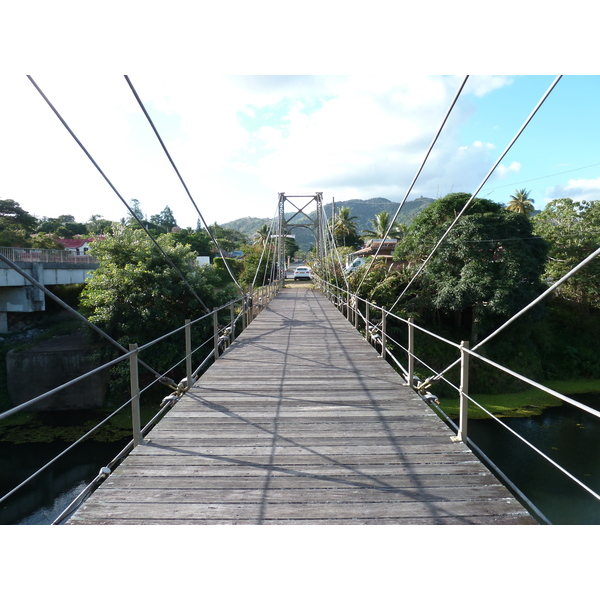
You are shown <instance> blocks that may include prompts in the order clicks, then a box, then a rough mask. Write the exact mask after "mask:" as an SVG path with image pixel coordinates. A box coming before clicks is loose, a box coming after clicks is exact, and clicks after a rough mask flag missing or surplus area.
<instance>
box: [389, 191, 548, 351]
mask: <svg viewBox="0 0 600 600" xmlns="http://www.w3.org/2000/svg"><path fill="white" fill-rule="evenodd" d="M469 198H470V195H469V194H449V195H448V196H446V197H444V198H440V199H439V200H436V201H435V202H434V203H433V204H431V205H430V206H429V207H427V208H425V209H424V210H423V211H422V212H421V213H420V214H419V215H418V216H417V217H416V218H415V220H414V221H413V223H412V225H411V227H410V229H409V232H408V234H407V236H406V238H405V239H404V240H402V242H401V243H400V244H399V245H398V246H397V247H396V250H395V258H396V259H397V260H399V259H404V260H407V261H408V262H409V264H410V265H411V266H410V268H411V269H412V270H415V269H416V268H417V267H420V266H421V264H422V263H423V261H424V260H425V259H426V258H427V257H428V256H430V253H431V251H432V250H433V248H434V246H435V245H436V243H437V242H438V240H439V239H440V238H441V237H442V235H443V234H444V233H445V232H446V230H447V228H448V227H449V226H450V225H451V224H452V223H453V221H454V220H455V218H456V215H457V214H458V213H459V212H460V210H461V209H462V207H464V205H465V203H466V202H467V201H468V199H469ZM546 258H547V244H546V242H545V241H544V240H543V239H542V238H540V237H536V236H535V235H534V233H533V225H532V223H531V222H530V220H529V219H528V218H527V217H525V216H524V215H522V214H519V213H514V212H511V211H506V210H504V209H503V207H502V205H500V204H497V203H495V202H492V201H490V200H486V199H481V198H474V199H473V201H472V204H471V205H470V207H469V209H468V210H467V211H466V213H465V214H463V215H462V217H461V218H460V219H459V220H458V221H457V223H456V224H455V225H454V227H453V228H452V229H451V231H450V233H449V234H448V236H447V237H446V238H445V240H444V242H443V243H442V244H441V245H440V246H439V247H438V249H437V251H436V252H435V253H434V254H431V258H430V260H429V261H428V262H427V264H426V266H425V268H424V269H423V270H422V272H421V275H420V279H419V280H418V284H417V286H418V287H417V289H418V290H419V291H418V294H419V296H420V302H422V307H424V308H427V307H429V308H430V309H433V310H435V311H440V312H441V313H443V314H446V315H449V316H453V317H454V322H455V325H458V326H460V325H461V324H462V323H463V322H464V321H466V322H469V323H470V325H471V340H472V341H473V342H475V341H477V338H478V336H479V334H480V333H481V331H482V329H483V328H484V327H485V326H486V325H487V326H491V325H492V324H493V323H494V322H495V321H497V320H498V317H502V318H505V317H507V316H510V315H512V314H514V313H516V312H517V311H518V310H519V309H521V308H523V307H524V306H525V305H526V304H528V303H529V302H530V301H531V300H533V299H534V298H535V297H537V296H538V295H539V294H540V293H541V291H543V289H544V288H545V285H544V284H543V283H542V275H543V272H544V265H545V263H546Z"/></svg>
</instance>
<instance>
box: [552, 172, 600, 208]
mask: <svg viewBox="0 0 600 600" xmlns="http://www.w3.org/2000/svg"><path fill="white" fill-rule="evenodd" d="M556 198H571V199H572V200H600V177H598V178H597V179H569V182H568V183H567V185H564V186H563V185H556V186H554V187H550V188H548V189H547V190H546V198H544V202H549V201H550V200H555V199H556Z"/></svg>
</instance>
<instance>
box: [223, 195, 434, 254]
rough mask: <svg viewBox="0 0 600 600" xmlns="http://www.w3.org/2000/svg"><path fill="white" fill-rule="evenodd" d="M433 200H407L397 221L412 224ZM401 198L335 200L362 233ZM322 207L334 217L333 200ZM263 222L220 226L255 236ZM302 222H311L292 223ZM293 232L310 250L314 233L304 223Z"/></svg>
mask: <svg viewBox="0 0 600 600" xmlns="http://www.w3.org/2000/svg"><path fill="white" fill-rule="evenodd" d="M432 202H433V198H424V197H421V198H417V199H416V200H410V201H407V202H405V204H404V206H403V207H402V210H401V211H400V214H399V215H398V218H397V219H396V222H397V223H405V224H407V225H408V224H409V223H410V222H411V221H412V220H413V219H414V218H415V216H416V215H417V214H418V213H419V212H420V211H421V210H423V208H425V207H426V206H428V205H429V204H431V203H432ZM398 204H399V203H398V202H392V201H391V200H388V199H387V198H370V199H369V200H344V201H342V202H335V211H336V213H337V211H338V210H339V209H340V208H342V207H348V208H349V209H350V215H352V216H355V217H358V218H357V219H356V221H355V223H356V225H357V230H358V232H359V234H360V233H361V232H362V231H363V229H369V228H370V227H371V225H370V223H369V221H370V220H371V219H374V218H375V215H376V214H377V213H380V212H382V211H384V210H385V211H387V212H388V213H390V215H391V216H393V215H394V214H395V213H396V211H397V210H398ZM323 210H324V211H325V214H326V216H327V218H328V219H329V218H331V214H332V212H333V203H331V202H330V203H328V204H324V205H323ZM308 214H309V216H310V217H311V218H313V219H314V218H315V216H316V211H315V210H313V211H312V212H310V213H308ZM293 215H294V213H288V214H286V215H285V216H286V218H288V219H289V218H290V217H292V216H293ZM264 223H267V224H270V223H271V219H261V218H258V217H244V218H242V219H236V220H235V221H229V222H228V223H222V224H221V227H225V228H227V229H235V230H236V231H241V232H242V233H244V234H245V235H247V236H248V237H249V238H250V239H252V237H253V236H254V233H255V232H256V231H257V230H258V229H259V228H260V227H261V225H263V224H264ZM302 223H309V221H308V219H307V218H306V217H305V216H304V215H298V216H297V217H296V218H294V219H293V221H291V225H300V224H302ZM292 233H293V234H294V235H295V236H296V242H297V243H298V245H299V246H300V250H301V251H302V252H307V251H308V250H310V248H312V247H313V246H314V236H313V234H312V232H311V231H310V230H309V229H306V228H305V227H295V228H294V229H293V230H292Z"/></svg>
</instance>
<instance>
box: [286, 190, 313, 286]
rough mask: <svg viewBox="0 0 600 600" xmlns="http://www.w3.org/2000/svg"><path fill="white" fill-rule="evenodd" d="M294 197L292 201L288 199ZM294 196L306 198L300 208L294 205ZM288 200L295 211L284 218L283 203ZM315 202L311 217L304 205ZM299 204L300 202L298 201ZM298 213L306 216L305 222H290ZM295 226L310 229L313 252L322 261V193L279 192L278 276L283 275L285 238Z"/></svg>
mask: <svg viewBox="0 0 600 600" xmlns="http://www.w3.org/2000/svg"><path fill="white" fill-rule="evenodd" d="M290 198H294V201H292V200H290ZM296 198H305V199H308V201H307V202H306V204H304V206H302V207H301V208H300V207H298V206H296V204H295V202H297V200H296ZM286 202H289V203H290V204H291V205H292V206H293V207H294V208H295V209H296V212H295V213H293V214H292V216H291V217H289V218H287V219H286V218H285V203H286ZM313 202H314V203H315V204H316V217H315V218H313V217H311V216H310V215H308V214H307V213H306V212H304V211H305V209H306V207H307V206H309V205H311V204H312V203H313ZM299 204H300V203H299ZM299 215H302V216H304V217H306V220H307V222H304V221H301V222H299V223H292V221H293V220H294V219H295V218H296V217H297V216H299ZM296 227H305V228H307V229H310V230H311V231H312V232H313V234H314V236H315V253H316V258H317V260H318V261H319V263H321V264H322V262H323V252H324V249H323V193H322V192H317V193H316V194H313V195H310V196H308V195H307V196H287V195H286V194H285V193H284V192H280V193H279V220H278V226H277V237H278V242H279V247H278V255H277V261H278V265H279V269H280V277H282V278H283V277H284V276H285V268H286V264H285V259H286V256H285V238H286V236H288V235H289V234H290V231H292V230H293V229H294V228H296Z"/></svg>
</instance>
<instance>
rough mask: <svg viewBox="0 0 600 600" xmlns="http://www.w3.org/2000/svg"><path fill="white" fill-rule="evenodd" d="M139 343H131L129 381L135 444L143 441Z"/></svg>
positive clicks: (137, 444)
mask: <svg viewBox="0 0 600 600" xmlns="http://www.w3.org/2000/svg"><path fill="white" fill-rule="evenodd" d="M137 348H138V345H137V344H129V351H130V352H131V354H130V356H129V381H130V389H131V425H132V428H133V446H134V447H135V446H139V445H140V444H141V442H142V423H141V418H140V381H139V377H138V349H137Z"/></svg>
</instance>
